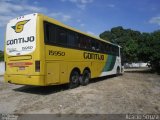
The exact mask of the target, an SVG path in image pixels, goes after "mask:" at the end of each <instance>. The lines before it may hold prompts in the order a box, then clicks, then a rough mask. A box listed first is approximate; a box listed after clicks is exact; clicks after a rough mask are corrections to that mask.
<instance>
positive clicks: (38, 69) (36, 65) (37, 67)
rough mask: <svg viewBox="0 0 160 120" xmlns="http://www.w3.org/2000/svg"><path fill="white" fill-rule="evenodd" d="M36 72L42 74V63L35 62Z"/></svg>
mask: <svg viewBox="0 0 160 120" xmlns="http://www.w3.org/2000/svg"><path fill="white" fill-rule="evenodd" d="M35 72H40V61H35Z"/></svg>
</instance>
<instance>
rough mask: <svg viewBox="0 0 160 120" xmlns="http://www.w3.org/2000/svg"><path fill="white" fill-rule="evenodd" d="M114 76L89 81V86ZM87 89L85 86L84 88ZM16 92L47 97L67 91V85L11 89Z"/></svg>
mask: <svg viewBox="0 0 160 120" xmlns="http://www.w3.org/2000/svg"><path fill="white" fill-rule="evenodd" d="M112 77H115V76H113V75H112V76H106V77H100V78H94V79H92V80H90V83H89V84H92V83H96V82H100V81H103V80H109V78H112ZM86 87H87V86H86ZM13 90H14V91H16V92H24V93H31V94H39V95H49V94H54V93H57V92H61V91H65V90H69V88H68V86H67V84H64V85H52V86H26V85H25V86H22V87H19V88H16V89H13Z"/></svg>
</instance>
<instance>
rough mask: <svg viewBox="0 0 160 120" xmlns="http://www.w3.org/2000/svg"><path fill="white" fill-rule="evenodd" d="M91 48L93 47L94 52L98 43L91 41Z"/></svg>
mask: <svg viewBox="0 0 160 120" xmlns="http://www.w3.org/2000/svg"><path fill="white" fill-rule="evenodd" d="M91 47H92V50H96V43H95V41H94V39H92V40H91Z"/></svg>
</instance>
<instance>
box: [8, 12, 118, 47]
mask: <svg viewBox="0 0 160 120" xmlns="http://www.w3.org/2000/svg"><path fill="white" fill-rule="evenodd" d="M32 14H33V15H36V14H37V16H42V17H44V19H46V20H49V21H53V20H54V22H56V24H58V25H60V26H61V27H64V28H67V29H70V30H72V31H75V32H78V33H81V34H83V35H86V36H88V37H91V38H94V39H98V40H100V41H103V42H106V43H109V44H112V45H115V46H119V45H117V44H114V43H111V42H109V41H106V40H104V39H101V38H99V37H96V36H94V35H91V34H88V33H85V32H82V31H80V30H78V29H75V28H73V27H71V26H68V25H65V24H64V23H62V22H60V21H58V20H56V19H55V18H51V17H49V16H46V15H44V14H41V13H32ZM25 16H26V15H23V16H20V17H17V18H14V19H12V20H18V19H21V18H24V17H25ZM12 20H10V21H12ZM119 47H120V46H119Z"/></svg>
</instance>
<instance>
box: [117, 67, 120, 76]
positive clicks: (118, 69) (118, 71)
mask: <svg viewBox="0 0 160 120" xmlns="http://www.w3.org/2000/svg"><path fill="white" fill-rule="evenodd" d="M116 75H117V76H118V75H120V68H119V67H117V73H116Z"/></svg>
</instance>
